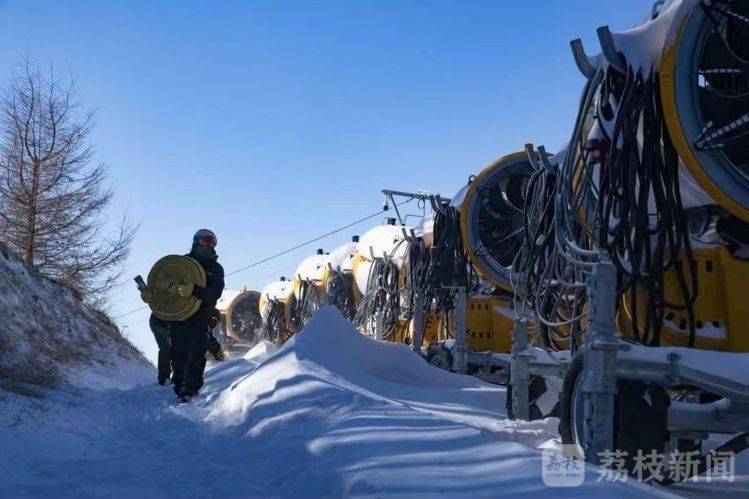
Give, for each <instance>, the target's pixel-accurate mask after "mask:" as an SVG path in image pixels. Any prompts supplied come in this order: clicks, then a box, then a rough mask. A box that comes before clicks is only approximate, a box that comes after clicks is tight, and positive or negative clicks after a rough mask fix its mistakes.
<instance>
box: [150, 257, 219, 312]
mask: <svg viewBox="0 0 749 499" xmlns="http://www.w3.org/2000/svg"><path fill="white" fill-rule="evenodd" d="M137 279H140V277H138V278H137ZM141 283H142V280H141ZM182 284H193V285H195V286H201V287H205V285H206V275H205V270H203V267H202V266H201V265H200V264H199V263H198V262H197V261H196V260H194V259H192V258H190V257H188V256H181V255H168V256H165V257H163V258H161V259H160V260H158V261H157V262H156V263H155V264H154V265H153V267H152V268H151V271H150V272H149V273H148V280H147V283H146V285H147V287H148V289H149V290H150V291H151V292H152V293H153V298H152V299H151V300H150V301H149V302H148V306H149V307H150V308H151V311H152V312H153V313H154V315H155V316H156V317H158V318H159V319H162V320H165V321H184V320H186V319H188V318H189V317H191V316H192V315H193V314H194V313H195V312H197V311H198V309H199V308H200V304H201V302H200V300H199V299H198V298H196V297H195V296H181V295H180V294H179V293H178V292H177V288H178V287H179V286H180V285H182Z"/></svg>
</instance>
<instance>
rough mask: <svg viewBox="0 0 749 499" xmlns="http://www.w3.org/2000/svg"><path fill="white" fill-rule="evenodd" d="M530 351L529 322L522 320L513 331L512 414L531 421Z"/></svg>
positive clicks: (511, 370) (511, 366) (511, 367)
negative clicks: (528, 351)
mask: <svg viewBox="0 0 749 499" xmlns="http://www.w3.org/2000/svg"><path fill="white" fill-rule="evenodd" d="M527 349H528V321H527V320H526V319H525V318H520V319H518V321H517V322H516V323H515V328H514V329H513V330H512V350H511V353H512V357H511V359H510V385H511V386H512V412H513V415H514V417H515V418H517V419H522V420H523V421H528V420H530V385H531V376H530V358H529V356H528V353H527V352H526V350H527Z"/></svg>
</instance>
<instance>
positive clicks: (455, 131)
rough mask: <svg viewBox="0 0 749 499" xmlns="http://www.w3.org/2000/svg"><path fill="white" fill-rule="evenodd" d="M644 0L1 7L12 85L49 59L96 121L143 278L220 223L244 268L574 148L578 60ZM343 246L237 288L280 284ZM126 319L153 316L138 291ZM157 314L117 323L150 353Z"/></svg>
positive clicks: (4, 62)
mask: <svg viewBox="0 0 749 499" xmlns="http://www.w3.org/2000/svg"><path fill="white" fill-rule="evenodd" d="M650 4H651V2H649V1H642V0H628V1H621V0H567V1H561V0H559V1H552V0H546V1H541V0H536V1H533V0H528V1H525V2H510V1H499V0H496V1H474V2H466V1H452V2H448V1H438V2H434V1H428V2H427V1H425V2H417V1H408V2H406V1H401V2H395V1H353V0H352V1H322V2H312V1H309V2H285V1H275V2H273V1H268V2H207V1H206V2H190V1H180V2H177V1H150V2H145V1H128V2H125V1H118V2H115V1H109V2H107V1H75V2H73V1H63V0H60V1H48V2H41V1H30V0H25V1H0V80H4V79H6V78H7V75H8V74H9V72H10V71H11V70H12V68H13V67H14V66H15V64H16V63H17V61H18V59H19V56H20V55H21V54H23V53H25V52H26V50H27V49H28V50H30V52H31V54H32V56H33V57H34V58H36V59H37V60H38V61H40V62H41V63H42V64H45V65H46V64H48V63H50V62H52V63H54V64H55V65H56V66H57V67H59V68H65V67H69V68H70V70H71V71H72V74H73V75H74V77H75V80H76V84H77V87H78V95H79V100H80V101H81V103H82V104H83V105H84V106H86V107H93V108H95V109H96V110H97V126H96V128H95V130H94V133H93V136H92V142H93V143H94V145H95V146H96V151H97V154H96V157H97V159H98V160H101V161H105V162H107V163H108V164H109V165H110V166H111V170H112V183H113V185H114V186H115V187H116V189H117V198H116V201H115V205H114V207H113V209H114V210H115V212H116V213H120V212H122V211H124V210H128V211H129V214H130V217H131V218H132V219H133V220H134V221H136V222H139V223H140V224H141V227H140V231H139V233H138V236H137V239H136V241H135V244H134V247H133V252H132V257H131V259H130V261H129V262H128V268H127V275H128V276H132V275H135V274H137V273H142V274H144V275H145V274H146V273H147V272H148V269H149V268H150V266H151V264H152V263H153V262H154V261H155V260H156V259H158V258H159V257H161V256H163V255H165V254H168V253H181V252H185V251H186V250H187V249H188V247H189V244H190V240H191V237H192V234H193V232H194V231H195V230H196V229H198V228H200V227H209V228H212V229H213V230H214V231H215V232H216V233H217V234H218V238H219V247H218V251H219V254H220V261H221V262H222V263H223V264H224V267H225V268H226V270H227V272H228V271H231V270H234V269H237V268H240V267H243V266H244V265H246V264H248V263H251V262H253V261H256V260H259V259H261V258H263V257H265V256H267V255H270V254H273V253H275V252H277V251H279V250H282V249H285V248H287V247H290V246H293V245H294V244H295V243H297V242H299V241H303V240H306V239H309V238H311V237H314V236H316V235H318V234H321V233H323V232H326V231H327V230H329V229H331V228H334V227H336V226H339V225H343V224H345V223H347V222H349V221H351V220H354V219H356V218H359V217H361V216H362V215H364V214H367V213H371V212H372V211H375V210H377V209H378V208H379V207H380V206H381V205H382V196H381V194H380V192H379V190H380V189H381V188H383V187H389V188H398V189H406V190H416V189H428V190H431V191H432V192H440V193H443V194H444V195H447V196H449V195H452V194H453V193H454V192H455V191H457V190H458V188H459V187H460V186H461V185H462V184H463V183H464V182H465V180H466V179H467V178H468V176H469V175H471V174H476V173H478V172H479V171H480V170H481V168H482V167H483V166H484V165H486V164H487V163H489V162H490V161H492V160H493V159H494V158H496V157H498V156H501V155H504V154H506V153H510V152H514V151H517V150H519V149H522V147H523V144H525V143H527V142H534V143H536V144H546V145H547V146H548V147H547V148H548V149H550V150H554V149H556V148H558V147H560V146H561V145H562V144H563V143H564V142H565V140H566V137H567V136H568V134H569V132H570V130H571V127H572V121H573V119H574V114H575V110H576V106H577V102H578V98H579V93H580V90H581V88H582V84H583V80H582V77H581V76H580V74H579V73H578V72H577V70H576V68H575V65H574V63H573V61H572V57H571V55H570V50H569V44H568V43H569V41H570V40H571V39H573V38H577V37H581V38H582V39H583V41H584V42H585V45H586V47H587V48H588V50H589V51H590V52H594V51H596V48H597V43H596V38H595V28H596V27H597V26H600V25H602V24H608V25H609V26H611V27H612V29H615V30H622V29H625V28H627V27H629V26H631V25H633V24H634V23H635V22H636V21H637V20H638V19H641V18H642V17H643V16H644V14H645V13H646V12H647V11H648V10H649V6H650ZM366 228H367V226H366V225H363V226H362V227H361V228H359V229H358V230H351V231H348V232H347V233H343V234H339V235H337V236H335V237H331V238H329V239H328V240H326V241H324V242H322V243H320V244H316V245H312V246H310V247H309V248H307V249H306V250H300V251H298V252H296V253H294V254H291V255H288V256H286V257H284V258H280V259H278V260H274V261H272V262H268V263H267V264H265V265H263V266H260V267H257V268H255V269H253V270H251V271H247V272H243V273H240V274H238V275H236V276H234V277H232V278H230V279H229V281H228V284H229V286H230V287H232V288H240V287H241V286H243V285H245V284H246V285H248V286H250V287H251V288H255V289H258V288H261V287H262V286H263V285H265V284H267V283H268V282H269V281H271V280H274V279H275V278H276V277H278V276H280V275H283V274H286V275H290V274H292V273H293V270H294V268H295V267H296V264H297V263H298V262H299V261H300V260H301V259H302V258H303V257H305V256H307V255H308V254H311V253H312V252H314V250H315V248H316V247H318V246H319V247H324V248H325V249H330V248H332V247H334V246H336V245H338V244H340V243H342V242H344V241H345V240H347V239H348V238H349V237H350V236H351V234H353V233H359V232H364V231H365V230H366ZM112 302H113V303H112V313H113V315H117V314H120V313H122V312H125V311H128V310H131V309H133V308H135V307H138V306H139V305H140V302H139V300H138V297H137V292H136V291H135V289H134V286H131V284H130V282H128V283H127V284H126V285H125V286H123V287H122V288H121V289H119V290H118V291H117V292H116V293H115V294H114V296H113V300H112ZM147 317H148V313H147V311H143V312H139V313H136V314H132V315H130V316H127V317H124V318H122V319H120V320H118V322H119V323H120V324H121V325H122V326H125V333H126V334H127V335H128V336H129V337H130V338H131V339H132V340H133V341H134V342H135V343H136V345H137V346H138V347H140V348H141V349H142V350H144V351H145V352H146V353H147V354H148V355H149V356H150V357H151V358H153V356H154V353H155V345H154V344H153V339H152V336H151V333H150V331H149V330H148V325H147Z"/></svg>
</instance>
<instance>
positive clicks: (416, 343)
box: [411, 290, 425, 352]
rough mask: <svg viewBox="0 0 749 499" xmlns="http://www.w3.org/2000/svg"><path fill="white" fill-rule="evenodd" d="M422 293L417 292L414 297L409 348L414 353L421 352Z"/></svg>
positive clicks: (422, 334) (422, 326)
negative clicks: (411, 334) (411, 335)
mask: <svg viewBox="0 0 749 499" xmlns="http://www.w3.org/2000/svg"><path fill="white" fill-rule="evenodd" d="M424 322H425V321H424V293H423V292H422V291H421V290H417V291H416V293H415V296H414V318H413V329H414V330H413V337H412V338H411V340H412V343H411V348H412V349H413V351H414V352H421V344H422V343H423V342H424Z"/></svg>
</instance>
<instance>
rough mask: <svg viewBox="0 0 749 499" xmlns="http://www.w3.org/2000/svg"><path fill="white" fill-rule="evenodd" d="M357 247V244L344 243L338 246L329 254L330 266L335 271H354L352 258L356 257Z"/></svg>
mask: <svg viewBox="0 0 749 499" xmlns="http://www.w3.org/2000/svg"><path fill="white" fill-rule="evenodd" d="M358 246H359V244H358V243H346V244H342V245H341V246H338V247H337V248H336V249H334V250H333V251H331V252H330V255H329V257H330V265H331V266H332V267H333V268H334V269H337V270H341V271H343V272H351V271H352V270H353V269H354V262H353V260H354V257H355V256H356V250H357V247H358Z"/></svg>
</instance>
